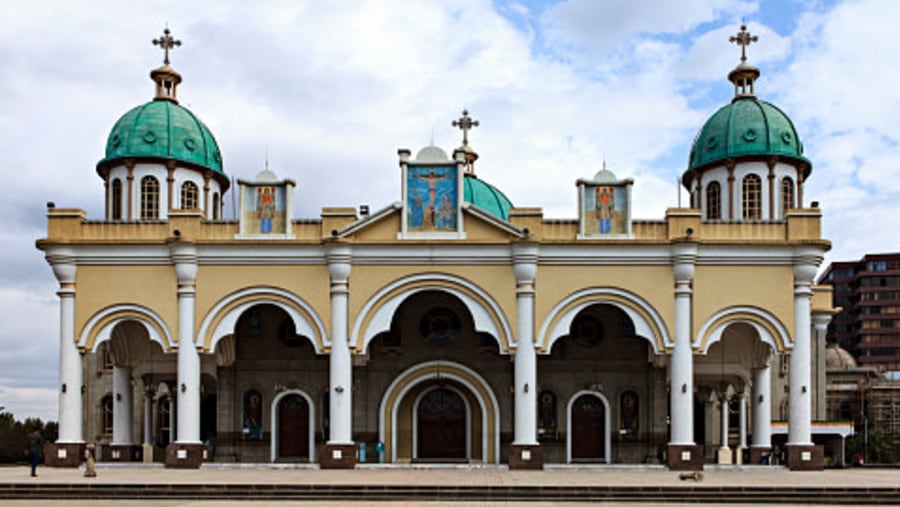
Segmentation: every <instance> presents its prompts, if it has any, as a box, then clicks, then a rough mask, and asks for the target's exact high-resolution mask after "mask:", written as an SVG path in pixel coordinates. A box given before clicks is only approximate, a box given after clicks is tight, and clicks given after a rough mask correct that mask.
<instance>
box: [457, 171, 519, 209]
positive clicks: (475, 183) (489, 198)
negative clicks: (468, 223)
mask: <svg viewBox="0 0 900 507" xmlns="http://www.w3.org/2000/svg"><path fill="white" fill-rule="evenodd" d="M463 199H465V201H466V202H468V203H471V204H473V205H475V206H478V207H479V208H481V209H482V210H484V211H487V212H488V213H490V214H491V215H494V216H495V217H497V218H501V219H503V220H509V210H510V209H512V207H513V203H512V202H510V200H509V199H508V198H507V197H506V196H505V195H503V192H501V191H500V190H498V189H497V188H495V187H494V186H493V185H491V184H490V183H487V182H485V181H482V180H480V179H478V177H477V176H475V175H474V174H466V175H465V178H464V179H463Z"/></svg>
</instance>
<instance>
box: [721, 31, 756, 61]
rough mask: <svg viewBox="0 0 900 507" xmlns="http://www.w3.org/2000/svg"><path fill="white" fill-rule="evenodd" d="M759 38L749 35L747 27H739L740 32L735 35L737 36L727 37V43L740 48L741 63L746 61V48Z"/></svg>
mask: <svg viewBox="0 0 900 507" xmlns="http://www.w3.org/2000/svg"><path fill="white" fill-rule="evenodd" d="M758 40H759V37H757V36H756V35H750V32H748V31H747V25H741V31H740V32H738V33H737V35H732V36H731V37H729V39H728V42H734V43H735V44H737V45H738V46H740V47H741V61H742V62H746V61H747V46H749V45H750V44H751V43H753V42H757V41H758Z"/></svg>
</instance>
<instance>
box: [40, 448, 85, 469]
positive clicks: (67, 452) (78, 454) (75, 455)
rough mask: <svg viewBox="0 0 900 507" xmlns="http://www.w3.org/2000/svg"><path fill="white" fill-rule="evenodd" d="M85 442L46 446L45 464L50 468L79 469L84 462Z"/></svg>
mask: <svg viewBox="0 0 900 507" xmlns="http://www.w3.org/2000/svg"><path fill="white" fill-rule="evenodd" d="M84 445H85V444H84V442H75V443H48V444H44V464H45V465H47V466H48V467H61V468H77V467H78V466H80V465H81V463H83V462H84Z"/></svg>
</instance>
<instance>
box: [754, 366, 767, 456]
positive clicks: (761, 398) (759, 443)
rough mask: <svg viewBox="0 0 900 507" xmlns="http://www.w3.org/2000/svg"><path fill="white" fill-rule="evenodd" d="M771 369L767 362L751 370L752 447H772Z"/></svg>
mask: <svg viewBox="0 0 900 507" xmlns="http://www.w3.org/2000/svg"><path fill="white" fill-rule="evenodd" d="M771 375H772V369H771V368H770V367H769V364H768V362H767V363H766V364H765V366H763V367H762V368H758V369H756V370H753V411H752V412H753V443H752V444H751V445H752V447H758V448H762V449H768V448H769V447H772V400H771V399H770V396H771V395H772V376H771Z"/></svg>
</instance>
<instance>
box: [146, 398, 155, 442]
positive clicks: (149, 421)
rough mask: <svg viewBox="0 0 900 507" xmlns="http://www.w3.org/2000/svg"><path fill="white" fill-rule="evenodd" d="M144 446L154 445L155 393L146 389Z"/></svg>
mask: <svg viewBox="0 0 900 507" xmlns="http://www.w3.org/2000/svg"><path fill="white" fill-rule="evenodd" d="M144 445H153V391H151V390H150V389H146V388H145V389H144Z"/></svg>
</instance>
